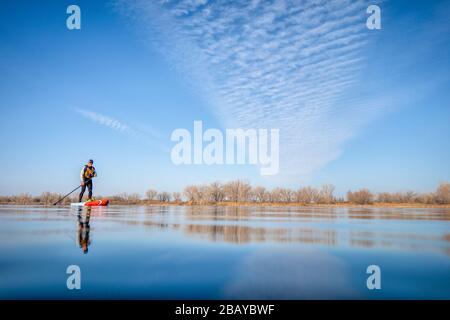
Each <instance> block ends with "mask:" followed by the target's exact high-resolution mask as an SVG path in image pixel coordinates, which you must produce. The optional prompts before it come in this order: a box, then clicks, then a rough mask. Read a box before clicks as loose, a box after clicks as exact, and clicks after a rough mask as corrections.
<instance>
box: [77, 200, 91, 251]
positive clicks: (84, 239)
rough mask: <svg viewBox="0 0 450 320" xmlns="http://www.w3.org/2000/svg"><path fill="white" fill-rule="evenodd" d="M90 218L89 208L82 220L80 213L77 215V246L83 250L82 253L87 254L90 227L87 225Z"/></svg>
mask: <svg viewBox="0 0 450 320" xmlns="http://www.w3.org/2000/svg"><path fill="white" fill-rule="evenodd" d="M90 218H91V208H88V210H87V212H86V217H85V219H84V220H83V217H82V215H81V211H80V212H79V213H78V244H79V246H80V248H81V249H82V250H83V253H84V254H86V253H88V247H89V245H90V244H91V240H90V239H89V232H90V230H91V227H90V225H89V219H90Z"/></svg>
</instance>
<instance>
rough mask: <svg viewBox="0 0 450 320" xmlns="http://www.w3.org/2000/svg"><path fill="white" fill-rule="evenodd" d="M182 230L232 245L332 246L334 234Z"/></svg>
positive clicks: (234, 228) (188, 227) (233, 227)
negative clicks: (282, 243)
mask: <svg viewBox="0 0 450 320" xmlns="http://www.w3.org/2000/svg"><path fill="white" fill-rule="evenodd" d="M183 230H184V231H185V232H186V233H187V234H190V235H200V236H205V237H207V238H208V239H209V240H211V241H226V242H233V243H248V242H269V241H274V242H301V243H315V244H326V245H334V244H335V242H336V232H335V231H331V230H317V229H298V228H295V229H289V228H254V227H247V226H240V225H202V224H188V225H186V226H185V227H184V228H183Z"/></svg>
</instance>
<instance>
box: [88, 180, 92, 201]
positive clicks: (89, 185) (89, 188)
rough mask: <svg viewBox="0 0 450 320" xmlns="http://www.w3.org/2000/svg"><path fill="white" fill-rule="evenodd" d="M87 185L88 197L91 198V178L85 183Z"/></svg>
mask: <svg viewBox="0 0 450 320" xmlns="http://www.w3.org/2000/svg"><path fill="white" fill-rule="evenodd" d="M87 187H88V190H89V199H92V180H89V182H88V183H87Z"/></svg>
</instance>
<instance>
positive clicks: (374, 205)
mask: <svg viewBox="0 0 450 320" xmlns="http://www.w3.org/2000/svg"><path fill="white" fill-rule="evenodd" d="M0 205H11V206H39V207H53V205H51V204H43V203H11V202H9V203H8V202H0ZM68 205H70V204H68V203H66V204H62V205H58V206H55V207H65V206H68ZM124 205H127V206H155V207H157V206H162V207H166V206H185V207H208V206H209V207H297V208H362V209H363V208H399V209H402V208H405V209H409V208H411V209H427V208H428V209H450V204H421V203H371V204H356V203H330V204H319V203H299V202H291V203H274V202H211V203H189V202H158V201H146V200H143V201H140V202H126V201H114V200H111V203H110V205H109V206H124Z"/></svg>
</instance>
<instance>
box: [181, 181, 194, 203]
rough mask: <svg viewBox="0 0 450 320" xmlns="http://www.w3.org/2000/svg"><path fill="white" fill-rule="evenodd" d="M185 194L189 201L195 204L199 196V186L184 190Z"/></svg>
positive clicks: (188, 187)
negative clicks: (197, 195)
mask: <svg viewBox="0 0 450 320" xmlns="http://www.w3.org/2000/svg"><path fill="white" fill-rule="evenodd" d="M183 194H184V196H185V197H186V199H187V201H189V202H191V203H193V202H194V201H195V197H196V194H197V186H195V185H189V186H187V187H185V188H184V190H183Z"/></svg>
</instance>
